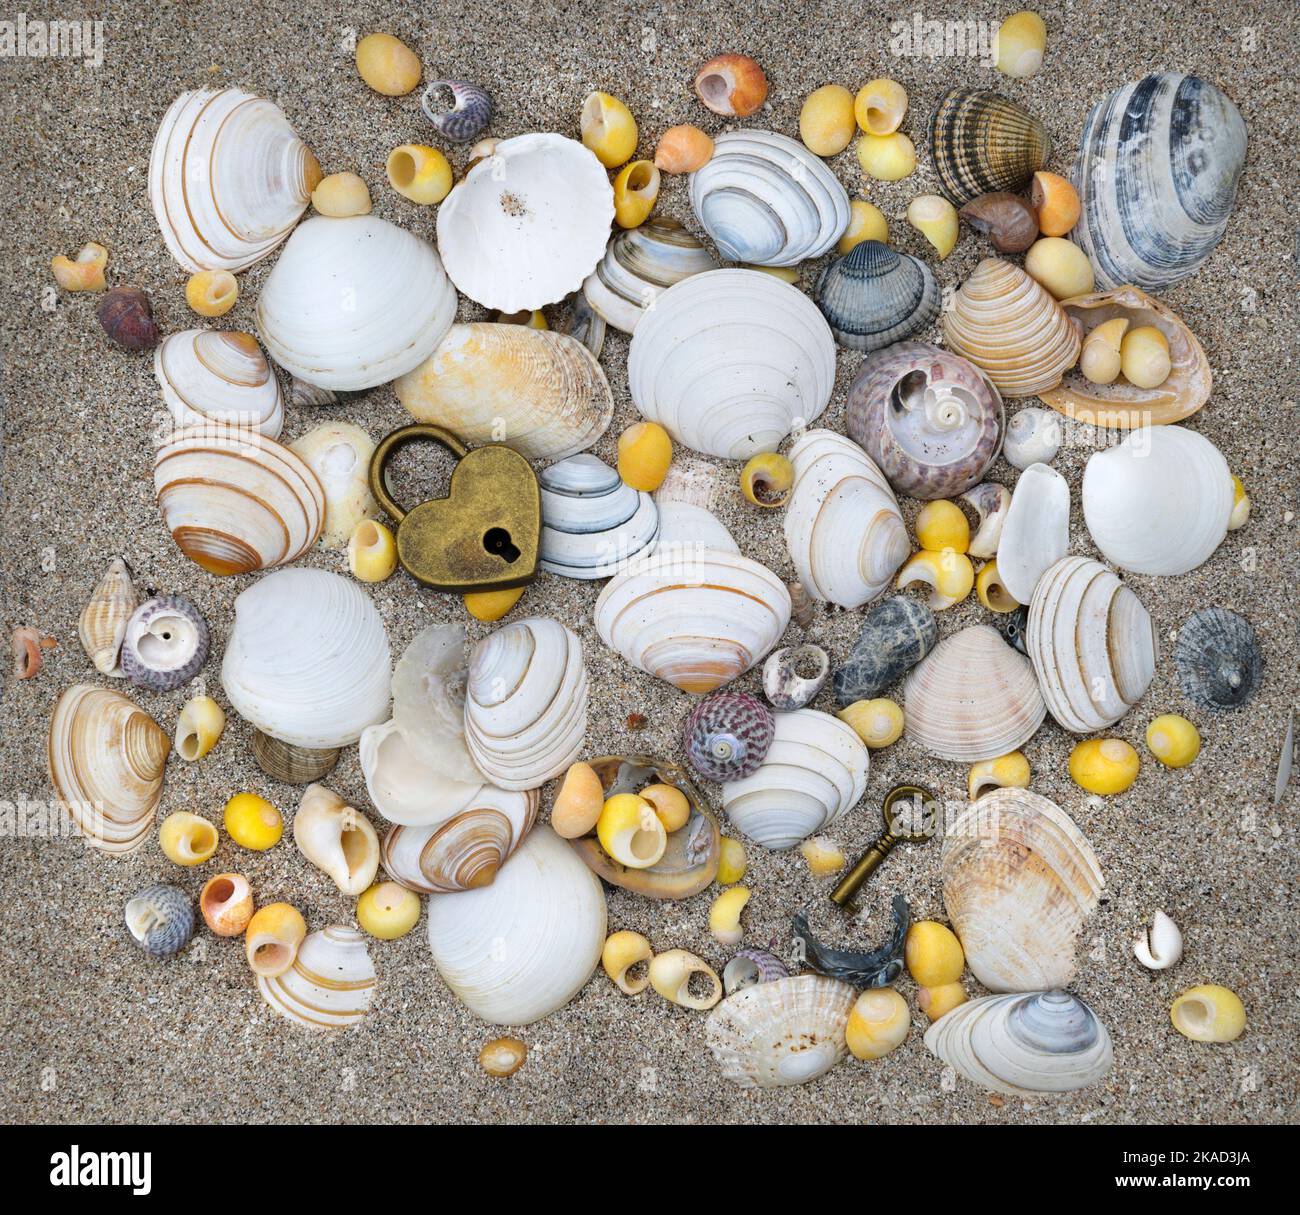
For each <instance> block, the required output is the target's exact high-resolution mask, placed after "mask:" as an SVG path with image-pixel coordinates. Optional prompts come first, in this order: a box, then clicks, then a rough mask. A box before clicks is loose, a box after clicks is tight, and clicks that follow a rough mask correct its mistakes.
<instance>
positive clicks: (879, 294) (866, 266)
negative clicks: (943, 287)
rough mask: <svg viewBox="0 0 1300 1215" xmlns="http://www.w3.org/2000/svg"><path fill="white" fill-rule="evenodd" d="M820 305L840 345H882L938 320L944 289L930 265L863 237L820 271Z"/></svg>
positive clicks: (873, 347)
mask: <svg viewBox="0 0 1300 1215" xmlns="http://www.w3.org/2000/svg"><path fill="white" fill-rule="evenodd" d="M815 294H816V298H817V306H818V307H819V308H820V309H821V310H822V315H824V316H825V317H826V322H827V324H828V325H830V327H831V331H832V332H833V333H834V334H835V340H836V341H837V342H839V344H840V345H841V346H847V347H848V348H849V349H851V350H864V351H871V350H879V349H880V348H881V347H882V346H891V345H893V343H895V342H901V341H903V340H904V339H905V338H909V337H911V336H912V334H914V333H917V332H918V331H919V330H922V329H924V328H925V327H926V326H927V325H931V324H933V323H934V321H935V319H936V318H937V317H938V315H939V305H940V303H941V302H942V294H941V292H940V291H939V284H938V283H937V282H935V278H934V275H933V274H931V273H930V267H929V266H927V265H926V264H925V263H924V262H922V261H918V260H917V259H916V258H915V257H912V256H911V255H909V254H907V253H899V252H897V251H896V250H894V249H891V248H890V247H889V246H888V245H884V244H881V242H880V241H878V240H864V241H863V242H862V243H861V244H858V245H855V246H854V247H853V248H852V249H851V250H850V251H849V252H848V253H846V254H845V255H844V256H843V257H841V258H839V259H838V260H837V261H833V262H832V263H831V264H830V265H829V266H827V267H826V269H825V270H823V271H822V275H821V278H820V279H818V280H817V290H816V293H815Z"/></svg>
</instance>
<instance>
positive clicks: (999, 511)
mask: <svg viewBox="0 0 1300 1215" xmlns="http://www.w3.org/2000/svg"><path fill="white" fill-rule="evenodd" d="M961 500H962V501H963V502H965V503H966V504H967V505H968V506H969V507H970V508H971V509H972V510H973V511H974V512H975V515H976V518H977V520H978V524H977V526H976V528H975V534H974V535H973V536H972V537H971V540H970V546H969V547H968V548H967V550H966V551H967V552H968V553H969V554H970V555H971V556H972V557H984V558H988V557H996V556H997V555H998V542H999V541H1000V540H1001V539H1002V525H1003V524H1004V523H1005V522H1006V520H1007V508H1008V507H1010V505H1011V491H1010V490H1009V489H1007V487H1006V486H1005V485H999V484H998V483H997V482H996V481H985V482H983V483H982V484H980V485H977V486H975V488H974V489H972V490H969V491H967V492H966V493H964V494H962V496H961Z"/></svg>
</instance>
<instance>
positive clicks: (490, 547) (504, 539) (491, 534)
mask: <svg viewBox="0 0 1300 1215" xmlns="http://www.w3.org/2000/svg"><path fill="white" fill-rule="evenodd" d="M483 547H484V548H485V549H487V551H488V552H489V553H491V554H492V555H493V556H494V557H500V558H501V559H502V560H504V561H509V562H511V563H513V562H515V561H518V560H519V556H520V553H519V549H518V547H517V546H516V545H515V542H514V541H513V540H511V539H510V533H509V532H508V531H506V529H505V528H504V527H489V528H488V529H487V531H486V532H484V533H483Z"/></svg>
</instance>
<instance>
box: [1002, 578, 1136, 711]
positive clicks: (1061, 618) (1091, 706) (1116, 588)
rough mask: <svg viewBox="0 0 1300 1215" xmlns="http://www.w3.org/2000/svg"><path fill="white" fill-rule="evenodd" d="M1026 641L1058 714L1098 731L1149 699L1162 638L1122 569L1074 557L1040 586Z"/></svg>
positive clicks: (1050, 705) (1046, 698) (1042, 685)
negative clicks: (1125, 580) (1120, 574)
mask: <svg viewBox="0 0 1300 1215" xmlns="http://www.w3.org/2000/svg"><path fill="white" fill-rule="evenodd" d="M1000 568H1001V565H1000V564H999V569H1000ZM1025 648H1026V650H1028V652H1029V657H1030V660H1031V661H1032V662H1033V664H1034V671H1035V672H1036V673H1037V675H1038V686H1039V689H1040V690H1041V691H1042V693H1043V700H1044V701H1045V702H1046V704H1047V708H1048V711H1049V712H1050V713H1051V715H1052V716H1053V717H1054V718H1056V720H1057V721H1058V722H1060V724H1061V725H1062V726H1063V727H1064V728H1065V729H1067V730H1069V731H1071V732H1072V733H1074V734H1092V733H1094V732H1095V731H1097V730H1104V729H1105V728H1106V727H1107V726H1109V725H1113V724H1114V723H1115V722H1117V721H1119V719H1120V718H1121V717H1123V716H1124V714H1125V713H1127V712H1128V711H1129V709H1131V708H1132V707H1133V706H1134V705H1135V704H1137V702H1138V701H1139V700H1141V699H1142V696H1143V695H1144V693H1145V692H1146V690H1147V688H1148V687H1149V686H1150V685H1151V680H1152V679H1153V678H1154V676H1155V669H1156V657H1157V654H1158V652H1159V643H1158V641H1157V639H1156V631H1155V626H1154V625H1153V624H1152V623H1151V617H1150V615H1148V613H1147V610H1146V608H1145V607H1143V606H1142V601H1141V600H1140V599H1139V598H1138V597H1137V596H1136V595H1135V594H1134V593H1133V592H1132V591H1131V590H1130V589H1129V588H1128V587H1126V586H1125V585H1124V584H1123V583H1122V582H1121V581H1120V580H1119V578H1118V576H1117V575H1115V574H1113V573H1112V572H1111V571H1110V570H1108V569H1107V568H1106V567H1105V566H1104V565H1102V564H1101V562H1099V561H1090V560H1088V559H1087V558H1086V557H1066V558H1064V559H1062V560H1061V561H1058V562H1057V563H1056V564H1055V565H1053V566H1052V567H1051V569H1049V570H1048V571H1047V572H1046V573H1045V574H1044V575H1043V577H1042V578H1041V579H1040V580H1039V583H1038V586H1037V588H1036V589H1035V591H1034V597H1033V602H1032V603H1031V604H1030V607H1029V628H1028V631H1027V633H1026V636H1025Z"/></svg>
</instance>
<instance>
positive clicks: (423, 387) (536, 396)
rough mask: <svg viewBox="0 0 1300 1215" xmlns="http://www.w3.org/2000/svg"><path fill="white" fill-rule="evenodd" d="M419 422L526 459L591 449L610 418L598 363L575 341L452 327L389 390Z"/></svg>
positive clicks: (542, 333) (526, 331)
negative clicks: (499, 446)
mask: <svg viewBox="0 0 1300 1215" xmlns="http://www.w3.org/2000/svg"><path fill="white" fill-rule="evenodd" d="M393 388H394V389H395V391H396V392H397V399H398V400H399V401H401V403H402V404H403V405H405V406H406V408H407V410H408V411H409V412H410V414H411V416H412V417H414V418H415V419H416V421H418V422H433V423H435V424H437V425H439V426H445V427H446V428H447V429H448V430H450V431H452V432H453V433H454V434H456V435H458V436H459V437H460V438H461V439H462V440H464V441H465V442H466V443H471V444H477V443H497V442H499V443H504V444H506V446H508V447H513V448H514V449H515V450H516V451H518V452H521V453H522V454H523V455H525V456H527V457H528V458H529V459H530V460H558V459H562V458H563V457H565V456H571V455H573V454H574V453H575V452H578V451H582V450H583V449H584V448H586V447H590V446H591V445H592V444H593V443H595V441H596V440H597V439H599V438H600V436H601V435H603V434H604V433H605V431H606V429H607V428H608V426H609V422H610V419H611V418H612V417H613V416H614V397H613V395H612V394H611V393H610V390H609V383H608V381H607V380H606V379H605V373H604V372H603V371H602V370H601V369H600V364H599V363H597V362H596V360H595V358H593V357H592V354H591V352H590V351H589V350H588V349H587V348H586V347H585V346H583V345H582V343H581V342H579V341H577V340H576V339H574V338H571V337H566V336H565V335H564V334H562V333H552V332H550V331H548V330H542V329H532V328H529V327H528V326H526V325H501V324H490V323H486V322H479V323H476V324H472V325H453V326H452V327H451V330H450V331H449V332H448V334H447V336H446V338H445V340H444V341H443V342H442V344H441V345H440V346H439V347H438V349H437V350H435V351H434V352H433V354H432V356H431V357H430V358H429V359H427V360H426V361H425V362H423V363H421V364H420V366H418V367H416V368H415V369H414V370H413V371H411V372H410V373H409V374H407V375H404V376H402V377H401V378H400V379H399V380H398V381H397V383H395V384H394V385H393Z"/></svg>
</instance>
